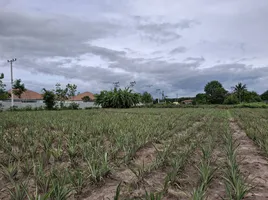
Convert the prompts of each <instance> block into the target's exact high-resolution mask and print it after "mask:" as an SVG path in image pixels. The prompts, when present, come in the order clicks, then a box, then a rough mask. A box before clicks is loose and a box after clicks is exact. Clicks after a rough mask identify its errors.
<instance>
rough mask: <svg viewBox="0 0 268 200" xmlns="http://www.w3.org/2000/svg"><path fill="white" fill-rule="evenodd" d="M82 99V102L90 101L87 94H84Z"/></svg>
mask: <svg viewBox="0 0 268 200" xmlns="http://www.w3.org/2000/svg"><path fill="white" fill-rule="evenodd" d="M82 100H83V102H90V101H91V99H90V97H89V96H84V97H83V98H82Z"/></svg>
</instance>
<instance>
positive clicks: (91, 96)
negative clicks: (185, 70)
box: [70, 92, 95, 101]
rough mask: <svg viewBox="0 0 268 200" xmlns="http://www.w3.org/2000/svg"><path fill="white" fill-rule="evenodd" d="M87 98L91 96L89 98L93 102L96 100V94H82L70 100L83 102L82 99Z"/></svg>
mask: <svg viewBox="0 0 268 200" xmlns="http://www.w3.org/2000/svg"><path fill="white" fill-rule="evenodd" d="M85 96H89V98H90V99H91V100H94V99H95V97H94V94H92V93H91V92H83V93H81V94H78V95H76V96H74V97H72V98H70V100H71V101H82V98H83V97H85Z"/></svg>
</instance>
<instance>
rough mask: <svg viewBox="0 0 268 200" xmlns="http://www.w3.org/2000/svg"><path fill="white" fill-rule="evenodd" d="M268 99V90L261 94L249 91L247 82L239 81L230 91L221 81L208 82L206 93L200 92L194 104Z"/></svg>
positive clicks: (233, 102)
mask: <svg viewBox="0 0 268 200" xmlns="http://www.w3.org/2000/svg"><path fill="white" fill-rule="evenodd" d="M262 101H268V90H267V91H266V92H264V93H263V94H261V95H259V94H258V93H257V92H255V91H249V90H248V89H247V86H246V84H243V83H238V84H237V85H235V86H233V87H232V91H231V92H228V91H227V90H226V89H225V88H224V87H223V86H222V84H221V83H220V82H219V81H216V80H214V81H211V82H209V83H207V84H206V86H205V88H204V93H199V94H197V95H196V96H195V98H194V104H195V103H196V104H239V103H253V102H262Z"/></svg>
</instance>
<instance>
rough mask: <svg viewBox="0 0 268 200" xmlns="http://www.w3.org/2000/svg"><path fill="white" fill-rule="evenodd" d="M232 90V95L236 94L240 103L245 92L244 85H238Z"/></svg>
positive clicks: (245, 87)
mask: <svg viewBox="0 0 268 200" xmlns="http://www.w3.org/2000/svg"><path fill="white" fill-rule="evenodd" d="M232 88H233V90H234V93H236V94H237V96H238V99H239V102H240V103H241V102H242V95H243V96H244V93H245V91H246V90H247V86H246V84H242V83H238V84H237V85H235V86H234V87H232Z"/></svg>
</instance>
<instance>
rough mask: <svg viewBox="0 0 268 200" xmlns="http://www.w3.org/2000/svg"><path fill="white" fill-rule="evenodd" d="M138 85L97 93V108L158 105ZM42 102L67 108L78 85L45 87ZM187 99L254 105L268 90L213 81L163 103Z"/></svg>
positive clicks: (0, 92)
mask: <svg viewBox="0 0 268 200" xmlns="http://www.w3.org/2000/svg"><path fill="white" fill-rule="evenodd" d="M3 78H4V75H3V74H1V75H0V100H1V99H8V98H10V94H9V93H8V92H7V91H6V90H5V87H6V85H5V84H3V82H2V79H3ZM135 83H136V82H130V85H129V86H127V87H125V88H124V89H121V88H119V87H118V86H115V87H114V89H112V90H110V91H107V90H103V91H101V92H100V93H99V94H95V105H98V106H101V107H103V108H130V107H133V106H136V105H138V104H140V103H142V104H151V103H154V104H156V103H158V99H155V100H154V99H153V97H152V95H151V94H150V93H148V92H144V93H143V94H140V93H136V92H134V91H133V89H132V88H133V87H134V85H135ZM12 87H13V93H14V94H15V95H17V96H18V97H19V98H20V97H21V95H22V93H23V92H25V91H26V88H25V86H24V84H23V83H22V82H21V80H20V79H18V80H16V81H15V82H14V84H13V86H12ZM42 91H43V99H44V103H45V104H46V108H47V109H54V108H55V107H56V106H57V105H56V104H57V102H59V103H60V108H64V102H65V101H66V100H68V99H71V98H72V97H74V96H75V95H76V92H77V86H76V85H75V84H67V85H66V86H65V87H62V86H61V85H60V84H59V83H57V84H56V85H55V89H52V90H47V89H45V88H43V90H42ZM82 100H83V101H84V102H88V101H93V100H92V99H90V97H89V96H85V97H83V99H82ZM184 100H193V104H239V103H242V102H245V103H252V102H261V101H268V90H267V91H266V92H264V93H263V94H261V95H259V94H257V92H255V91H249V90H248V89H247V86H246V84H242V83H238V84H237V85H235V86H233V87H232V91H231V92H228V91H227V90H226V89H225V88H224V87H223V85H222V84H221V83H220V82H219V81H216V80H214V81H210V82H208V83H207V84H206V85H205V87H204V93H199V94H197V95H196V96H195V97H181V98H167V97H165V98H164V99H162V100H160V102H166V103H169V102H181V101H184ZM78 106H79V105H78V104H75V103H72V104H71V105H70V107H71V108H73V109H76V108H78Z"/></svg>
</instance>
